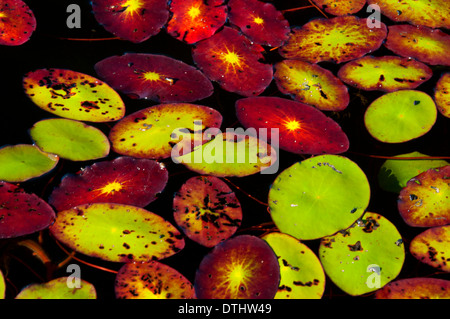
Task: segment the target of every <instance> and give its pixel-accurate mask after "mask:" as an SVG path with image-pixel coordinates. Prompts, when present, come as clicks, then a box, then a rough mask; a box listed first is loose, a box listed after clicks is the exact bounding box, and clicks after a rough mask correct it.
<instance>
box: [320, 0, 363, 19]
mask: <svg viewBox="0 0 450 319" xmlns="http://www.w3.org/2000/svg"><path fill="white" fill-rule="evenodd" d="M313 2H314V3H315V4H316V5H317V6H318V7H319V8H321V9H324V10H325V12H327V13H329V14H332V15H335V16H343V15H347V14H354V13H356V12H358V11H360V10H361V9H362V8H363V7H364V5H365V4H366V0H313Z"/></svg>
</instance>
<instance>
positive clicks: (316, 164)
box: [269, 155, 370, 240]
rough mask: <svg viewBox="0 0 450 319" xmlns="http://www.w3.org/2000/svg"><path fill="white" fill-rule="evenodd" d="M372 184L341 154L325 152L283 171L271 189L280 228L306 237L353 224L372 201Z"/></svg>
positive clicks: (273, 212) (271, 204) (272, 211)
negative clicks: (327, 153)
mask: <svg viewBox="0 0 450 319" xmlns="http://www.w3.org/2000/svg"><path fill="white" fill-rule="evenodd" d="M369 199H370V186H369V182H368V181H367V177H366V175H365V174H364V172H363V171H362V170H361V169H360V168H359V166H358V165H357V164H356V163H354V162H353V161H351V160H350V159H348V158H346V157H343V156H339V155H321V156H316V157H312V158H309V159H307V160H304V161H302V162H298V163H295V164H294V165H292V166H290V167H289V168H287V169H285V170H284V171H283V172H281V173H280V174H279V175H278V176H277V178H276V179H275V181H274V183H273V184H272V186H271V188H270V191H269V208H270V214H271V216H272V220H273V221H274V223H275V225H276V226H277V227H278V229H279V230H280V231H281V232H283V233H287V234H289V235H292V236H294V237H295V238H298V239H302V240H309V239H317V238H321V237H324V236H328V235H332V234H334V233H335V232H337V231H339V230H341V229H345V228H347V227H349V226H351V225H352V224H353V223H354V222H355V221H356V220H357V219H358V218H359V217H360V216H361V215H362V214H363V213H364V211H365V209H366V208H367V206H368V204H369Z"/></svg>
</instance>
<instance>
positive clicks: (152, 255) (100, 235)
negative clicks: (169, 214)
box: [50, 203, 184, 262]
mask: <svg viewBox="0 0 450 319" xmlns="http://www.w3.org/2000/svg"><path fill="white" fill-rule="evenodd" d="M50 232H51V234H52V235H53V236H54V237H55V238H56V239H57V240H59V241H61V242H62V243H63V244H65V245H66V246H68V247H69V248H71V249H73V250H75V251H77V252H80V253H82V254H85V255H87V256H91V257H97V258H100V259H103V260H107V261H112V262H131V261H149V260H158V259H163V258H167V257H169V256H172V255H174V254H176V253H177V252H179V251H180V250H181V249H183V248H184V239H183V237H182V235H181V233H180V232H179V231H178V230H177V229H176V228H175V227H174V226H173V225H172V224H170V223H169V222H168V221H166V220H165V219H163V218H162V217H161V216H159V215H157V214H155V213H152V212H150V211H147V210H145V209H143V208H140V207H135V206H131V205H123V204H112V203H94V204H88V205H80V206H77V207H74V208H71V209H68V210H64V211H61V212H58V215H57V217H56V221H55V223H54V224H53V225H51V226H50Z"/></svg>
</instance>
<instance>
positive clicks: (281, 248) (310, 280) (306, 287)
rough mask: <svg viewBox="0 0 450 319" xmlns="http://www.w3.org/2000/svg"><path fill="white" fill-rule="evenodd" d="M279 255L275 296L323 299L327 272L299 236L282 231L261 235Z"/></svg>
mask: <svg viewBox="0 0 450 319" xmlns="http://www.w3.org/2000/svg"><path fill="white" fill-rule="evenodd" d="M262 239H264V240H265V241H266V242H267V243H268V244H269V245H270V247H272V249H273V250H274V251H275V254H276V255H277V256H278V263H279V265H280V276H281V280H280V285H279V287H278V292H277V293H276V295H275V299H320V298H322V295H323V292H324V290H325V273H324V271H323V268H322V265H321V263H320V261H319V258H317V256H316V254H315V253H314V252H313V251H312V250H311V249H310V248H309V247H308V246H306V245H305V244H303V243H301V242H300V241H299V240H298V239H295V238H294V237H292V236H289V235H287V234H283V233H269V234H267V235H265V236H263V237H262Z"/></svg>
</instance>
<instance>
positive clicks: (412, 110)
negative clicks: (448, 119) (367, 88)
mask: <svg viewBox="0 0 450 319" xmlns="http://www.w3.org/2000/svg"><path fill="white" fill-rule="evenodd" d="M436 118H437V110H436V105H435V104H434V101H433V99H432V98H431V97H430V96H429V95H428V94H426V93H424V92H421V91H416V90H400V91H396V92H390V93H386V94H384V95H383V96H381V97H379V98H378V99H376V100H375V101H373V102H372V103H371V104H370V105H369V107H368V108H367V110H366V113H365V115H364V123H365V125H366V128H367V130H368V131H369V133H370V135H372V137H374V138H375V139H377V140H379V141H381V142H384V143H403V142H407V141H410V140H413V139H416V138H418V137H421V136H423V135H425V134H426V133H428V131H430V130H431V128H432V127H433V125H434V123H435V122H436Z"/></svg>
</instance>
